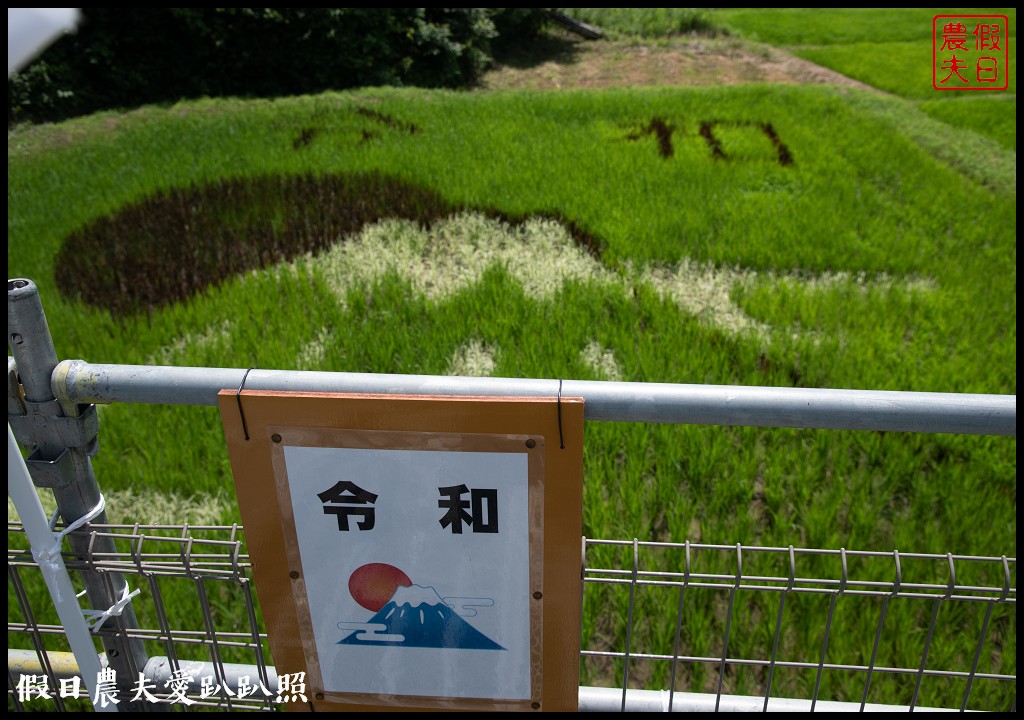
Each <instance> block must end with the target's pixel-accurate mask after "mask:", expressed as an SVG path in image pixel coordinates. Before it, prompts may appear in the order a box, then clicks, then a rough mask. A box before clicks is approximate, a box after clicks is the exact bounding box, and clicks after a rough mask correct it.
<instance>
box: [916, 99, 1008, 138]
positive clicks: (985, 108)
mask: <svg viewBox="0 0 1024 720" xmlns="http://www.w3.org/2000/svg"><path fill="white" fill-rule="evenodd" d="M965 94H966V93H965ZM977 95H978V93H974V94H973V95H971V96H969V97H965V98H957V99H956V101H955V102H950V101H948V100H923V101H921V102H919V103H918V107H919V108H921V110H923V111H924V112H925V113H927V114H928V115H929V116H931V117H933V118H935V119H937V120H941V121H942V122H944V123H948V124H950V125H952V126H953V127H956V128H964V129H966V130H971V131H973V132H976V133H979V134H981V135H984V136H985V137H989V138H992V139H993V140H995V141H996V142H998V143H999V144H1000V145H1002V146H1003V147H1004V148H1007V149H1009V150H1016V149H1017V100H1016V97H1015V96H1014V97H1003V96H999V97H992V96H986V97H977Z"/></svg>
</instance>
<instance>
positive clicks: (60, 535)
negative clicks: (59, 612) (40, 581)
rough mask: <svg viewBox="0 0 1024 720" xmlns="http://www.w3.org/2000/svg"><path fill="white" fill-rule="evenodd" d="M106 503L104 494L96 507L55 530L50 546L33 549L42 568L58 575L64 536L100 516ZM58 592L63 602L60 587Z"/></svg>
mask: <svg viewBox="0 0 1024 720" xmlns="http://www.w3.org/2000/svg"><path fill="white" fill-rule="evenodd" d="M106 504H107V503H106V500H104V498H103V495H100V500H99V502H98V503H96V507H94V508H93V509H92V510H90V511H89V512H87V513H86V514H85V515H83V516H82V517H80V518H78V519H77V520H75V521H74V522H73V523H71V524H70V525H68V526H67V527H66V528H64V529H63V530H61V531H60V532H54V533H53V543H51V544H50V545H49V546H48V547H43V548H39V549H35V548H33V550H32V557H33V558H34V559H35V561H36V562H37V563H39V566H40V567H41V568H42V567H45V568H46V569H47V570H49V571H50V572H51V573H53V574H54V575H56V574H57V573H58V572H60V563H58V562H57V558H59V557H60V546H61V543H63V542H64V537H65V536H66V535H68V534H69V533H72V532H74V531H75V530H77V529H78V528H80V527H82V526H83V525H85V524H87V523H90V522H92V521H93V519H94V518H96V517H98V516H99V514H100V513H102V512H103V510H104V508H105V507H106ZM58 514H59V511H58V512H55V513H54V514H53V517H52V518H50V529H51V530H52V529H53V527H54V525H55V524H56V523H57V515H58ZM56 592H57V602H61V596H60V589H59V588H58V589H57V591H56Z"/></svg>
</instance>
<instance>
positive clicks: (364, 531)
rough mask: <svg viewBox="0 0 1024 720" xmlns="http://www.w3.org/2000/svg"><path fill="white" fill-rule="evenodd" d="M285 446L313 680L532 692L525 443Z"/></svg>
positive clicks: (450, 691)
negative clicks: (520, 447)
mask: <svg viewBox="0 0 1024 720" xmlns="http://www.w3.org/2000/svg"><path fill="white" fill-rule="evenodd" d="M284 457H285V465H286V469H287V475H288V488H289V492H290V494H291V502H292V510H293V517H294V520H295V529H296V535H297V538H298V546H299V554H300V558H301V562H302V570H303V572H302V577H303V580H304V583H305V588H306V594H307V598H306V600H307V602H308V608H309V614H310V618H311V622H312V635H313V639H314V642H315V645H316V653H317V658H318V662H319V665H320V670H321V673H322V675H323V683H324V690H326V691H328V692H351V693H371V694H386V695H421V696H430V697H459V698H488V699H510V700H521V699H529V698H530V689H531V688H530V602H531V596H530V583H529V560H530V558H529V517H528V507H529V506H528V499H529V487H528V479H529V475H528V467H527V466H528V457H527V454H526V452H462V451H434V450H379V449H361V448H324V447H300V446H286V447H285V448H284Z"/></svg>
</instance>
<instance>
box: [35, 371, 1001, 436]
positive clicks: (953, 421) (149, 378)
mask: <svg viewBox="0 0 1024 720" xmlns="http://www.w3.org/2000/svg"><path fill="white" fill-rule="evenodd" d="M243 379H244V380H245V389H246V390H276V391H294V392H350V393H387V394H395V395H521V396H546V397H555V396H556V394H558V392H559V387H561V395H562V396H564V397H569V396H575V397H582V398H584V400H585V401H586V404H585V406H584V417H585V418H586V419H587V420H613V421H622V422H649V423H681V424H694V425H744V426H750V427H788V428H819V429H829V430H885V431H889V432H928V433H958V434H969V435H1005V436H1011V437H1016V435H1017V396H1016V395H983V394H971V393H937V392H903V391H892V390H842V389H831V388H787V387H748V386H739V385H684V384H672V383H643V382H603V381H596V380H565V381H561V380H552V379H547V380H541V379H533V378H492V377H448V376H441V375H438V376H434V375H386V374H377V373H346V372H313V371H297V370H260V369H254V370H251V371H249V370H246V369H245V368H200V367H161V366H152V365H101V364H94V363H87V362H84V361H82V360H65V361H63V362H62V363H60V364H59V365H58V366H57V369H56V370H55V371H54V373H53V388H52V389H53V392H54V394H55V395H56V397H58V398H61V399H63V400H64V401H65V402H68V403H75V402H87V403H93V402H98V403H110V402H128V403H155V404H169V405H213V406H215V405H217V393H218V392H220V391H221V390H223V389H225V388H228V389H232V390H234V389H237V388H239V387H240V386H241V385H242V381H243Z"/></svg>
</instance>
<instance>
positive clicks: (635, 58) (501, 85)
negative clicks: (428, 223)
mask: <svg viewBox="0 0 1024 720" xmlns="http://www.w3.org/2000/svg"><path fill="white" fill-rule="evenodd" d="M741 83H791V84H796V83H823V84H831V85H841V86H846V87H859V88H864V89H869V90H870V89H873V88H871V87H870V86H868V85H865V84H863V83H861V82H858V81H856V80H853V79H852V78H849V77H846V76H845V75H842V74H840V73H837V72H835V71H833V70H829V69H828V68H824V67H821V66H820V65H815V64H814V63H812V62H810V61H808V60H804V59H802V58H799V57H796V56H795V55H791V54H789V53H788V52H786V51H784V50H780V49H778V48H773V47H769V46H766V45H755V44H752V43H748V42H745V41H741V40H738V39H735V38H708V37H700V36H693V37H687V38H676V39H672V40H664V41H658V42H649V43H638V42H636V41H607V40H599V41H585V40H580V39H575V38H572V37H571V36H568V35H561V36H560V35H552V36H551V37H548V38H546V39H544V40H543V41H541V42H538V43H536V45H535V46H533V47H531V48H529V49H527V50H522V51H518V52H516V53H511V54H509V55H508V56H507V57H501V58H499V62H497V63H496V64H495V66H494V67H493V68H492V69H491V70H489V71H488V72H487V73H485V75H484V77H483V78H482V79H481V81H480V83H479V89H481V90H514V89H516V90H527V89H528V90H562V89H569V88H611V87H645V86H661V87H664V86H672V87H707V86H712V85H736V84H741Z"/></svg>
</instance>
